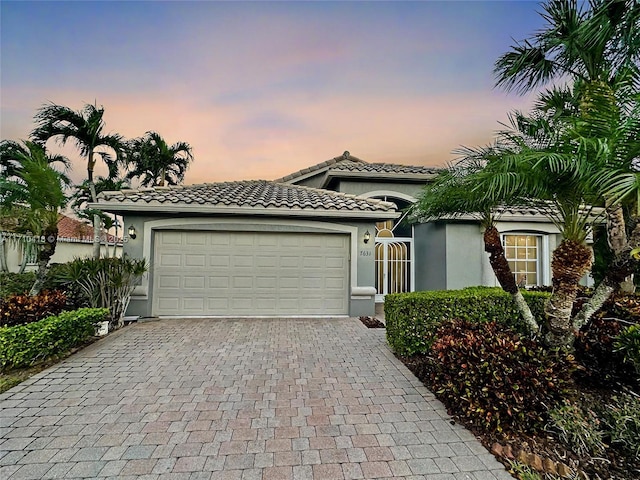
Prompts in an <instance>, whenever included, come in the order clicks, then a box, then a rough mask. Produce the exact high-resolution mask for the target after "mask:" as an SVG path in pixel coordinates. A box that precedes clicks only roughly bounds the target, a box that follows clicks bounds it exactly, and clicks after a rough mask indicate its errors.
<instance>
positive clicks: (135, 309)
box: [92, 180, 400, 317]
mask: <svg viewBox="0 0 640 480" xmlns="http://www.w3.org/2000/svg"><path fill="white" fill-rule="evenodd" d="M92 205H93V204H92ZM95 207H96V208H100V209H101V210H103V211H107V212H111V213H117V214H119V215H122V216H123V219H124V220H123V221H124V224H125V225H126V232H127V233H128V236H127V238H126V239H125V241H124V246H123V253H124V254H126V255H129V256H131V258H144V259H145V260H146V261H147V263H148V265H149V271H148V272H147V274H145V275H144V276H143V277H142V278H141V279H140V283H139V284H138V285H136V286H135V289H134V291H133V292H132V296H131V302H130V303H129V306H128V308H127V315H129V316H140V317H148V316H158V317H163V316H165V317H203V316H213V317H214V316H237V317H241V316H260V317H278V316H288V317H301V316H306V317H309V316H318V315H322V316H336V315H349V316H352V317H353V316H361V315H372V314H373V313H374V311H375V287H374V285H375V255H374V253H375V252H374V246H375V242H374V241H371V240H372V233H373V232H375V222H378V221H384V220H387V219H395V218H397V217H399V216H400V214H399V213H398V212H397V211H396V205H395V204H393V203H389V202H384V201H381V200H375V199H368V198H360V197H357V196H354V195H347V194H343V193H339V192H332V191H329V190H322V189H318V188H312V187H305V186H300V185H289V184H286V183H279V182H269V181H266V180H246V181H237V182H218V183H205V184H199V185H178V186H166V187H151V188H140V189H137V190H136V189H125V190H120V191H117V192H102V193H101V194H100V196H99V198H98V203H96V204H95Z"/></svg>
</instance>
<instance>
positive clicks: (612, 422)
mask: <svg viewBox="0 0 640 480" xmlns="http://www.w3.org/2000/svg"><path fill="white" fill-rule="evenodd" d="M611 400H612V401H611V402H610V403H609V404H607V405H606V408H604V409H603V411H602V413H601V415H602V417H603V424H604V427H605V428H604V430H605V433H606V434H607V435H608V436H609V438H610V440H611V443H612V444H618V445H620V446H621V447H622V449H623V450H624V451H626V452H627V453H629V454H630V455H631V456H632V457H633V458H635V459H636V460H640V398H638V397H637V396H635V395H631V394H622V395H620V396H617V397H612V399H611Z"/></svg>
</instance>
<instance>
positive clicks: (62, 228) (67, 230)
mask: <svg viewBox="0 0 640 480" xmlns="http://www.w3.org/2000/svg"><path fill="white" fill-rule="evenodd" d="M58 241H62V242H79V243H93V226H92V225H89V224H87V223H84V222H81V221H80V220H76V219H75V218H71V217H67V216H66V215H62V214H60V215H58ZM107 241H108V242H109V243H113V242H114V241H117V242H118V243H121V242H122V239H121V238H119V237H116V236H115V235H112V234H107Z"/></svg>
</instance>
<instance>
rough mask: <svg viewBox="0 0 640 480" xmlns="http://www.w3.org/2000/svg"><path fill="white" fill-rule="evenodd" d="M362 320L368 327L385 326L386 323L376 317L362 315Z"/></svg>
mask: <svg viewBox="0 0 640 480" xmlns="http://www.w3.org/2000/svg"><path fill="white" fill-rule="evenodd" d="M360 321H361V322H362V323H364V325H365V326H366V327H367V328H384V323H382V322H381V321H380V320H378V319H377V318H375V317H360Z"/></svg>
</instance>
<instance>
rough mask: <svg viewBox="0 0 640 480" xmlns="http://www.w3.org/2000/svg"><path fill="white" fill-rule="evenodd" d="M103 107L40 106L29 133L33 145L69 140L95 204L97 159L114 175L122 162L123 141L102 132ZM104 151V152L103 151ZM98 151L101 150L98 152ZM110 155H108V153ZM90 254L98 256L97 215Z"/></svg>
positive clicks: (95, 216)
mask: <svg viewBox="0 0 640 480" xmlns="http://www.w3.org/2000/svg"><path fill="white" fill-rule="evenodd" d="M103 116H104V108H103V107H100V108H98V107H97V106H95V105H91V104H87V105H85V106H84V108H83V109H82V110H81V111H73V110H71V109H70V108H68V107H64V106H61V105H55V104H53V103H51V104H47V105H43V106H42V107H41V108H40V109H39V110H38V113H37V114H36V116H35V119H36V128H35V129H34V130H33V132H32V133H31V136H32V138H33V139H34V140H35V141H36V142H42V143H44V142H46V141H47V140H49V139H50V138H56V139H57V140H58V141H59V142H60V144H62V145H64V144H66V142H67V141H68V140H70V139H72V140H73V142H74V143H75V144H76V146H77V147H78V149H79V150H80V154H81V155H82V156H84V157H85V158H86V160H87V182H88V185H89V190H90V192H91V200H92V201H93V202H97V194H96V190H95V185H94V179H93V173H94V169H95V165H96V161H97V158H100V159H101V160H102V161H103V162H104V163H105V164H106V165H107V167H108V169H109V175H110V176H112V175H115V174H116V173H117V169H118V160H119V159H121V155H122V148H123V140H122V137H121V136H120V135H117V134H105V133H104V127H105V124H104V120H103ZM105 149H106V151H105ZM98 150H100V151H98ZM109 152H111V153H109ZM93 231H94V239H93V255H94V256H95V257H96V258H99V257H100V216H99V215H94V216H93Z"/></svg>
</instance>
